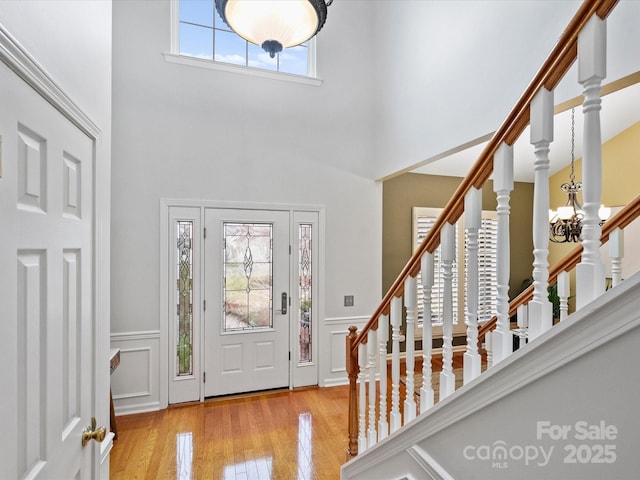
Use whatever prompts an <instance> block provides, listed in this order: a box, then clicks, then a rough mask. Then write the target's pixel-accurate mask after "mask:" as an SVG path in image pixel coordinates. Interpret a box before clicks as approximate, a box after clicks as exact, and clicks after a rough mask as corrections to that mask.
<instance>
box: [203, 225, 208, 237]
mask: <svg viewBox="0 0 640 480" xmlns="http://www.w3.org/2000/svg"><path fill="white" fill-rule="evenodd" d="M202 234H203V235H204V238H207V227H205V228H203V229H202Z"/></svg>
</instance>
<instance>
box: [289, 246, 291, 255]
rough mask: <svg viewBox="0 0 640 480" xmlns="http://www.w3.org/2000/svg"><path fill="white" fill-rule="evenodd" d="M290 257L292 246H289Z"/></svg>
mask: <svg viewBox="0 0 640 480" xmlns="http://www.w3.org/2000/svg"><path fill="white" fill-rule="evenodd" d="M289 255H291V245H289Z"/></svg>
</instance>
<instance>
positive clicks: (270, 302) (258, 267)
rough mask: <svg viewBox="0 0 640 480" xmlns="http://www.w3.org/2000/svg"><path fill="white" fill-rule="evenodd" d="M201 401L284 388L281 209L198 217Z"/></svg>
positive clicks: (286, 218) (285, 224)
mask: <svg viewBox="0 0 640 480" xmlns="http://www.w3.org/2000/svg"><path fill="white" fill-rule="evenodd" d="M205 228H206V238H205V240H204V248H205V251H204V257H205V273H204V283H205V298H204V302H205V312H204V331H205V349H204V356H205V361H204V364H205V384H204V390H205V396H207V397H208V396H218V395H227V394H232V393H240V392H249V391H256V390H266V389H271V388H279V387H288V386H289V356H290V354H289V331H290V330H289V318H290V300H289V284H290V282H289V275H290V261H289V259H290V251H291V249H290V246H289V228H290V213H289V212H288V211H271V210H235V209H233V210H231V209H217V208H207V209H206V211H205Z"/></svg>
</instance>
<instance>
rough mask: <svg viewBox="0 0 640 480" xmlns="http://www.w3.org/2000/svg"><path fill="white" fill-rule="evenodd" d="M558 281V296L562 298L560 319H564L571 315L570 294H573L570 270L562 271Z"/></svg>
mask: <svg viewBox="0 0 640 480" xmlns="http://www.w3.org/2000/svg"><path fill="white" fill-rule="evenodd" d="M556 281H557V282H558V298H560V321H563V320H564V319H565V318H567V316H568V315H569V295H571V286H570V285H569V283H570V282H569V272H560V273H559V274H558V278H557V280H556Z"/></svg>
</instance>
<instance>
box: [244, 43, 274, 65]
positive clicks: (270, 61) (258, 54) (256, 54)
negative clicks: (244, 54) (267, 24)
mask: <svg viewBox="0 0 640 480" xmlns="http://www.w3.org/2000/svg"><path fill="white" fill-rule="evenodd" d="M248 46H249V66H250V67H255V68H261V69H262V70H273V71H277V70H278V57H279V56H280V55H276V56H275V57H274V58H271V57H270V56H269V54H268V53H267V52H265V51H264V49H263V48H262V47H260V46H258V45H254V44H253V43H249V44H248Z"/></svg>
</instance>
